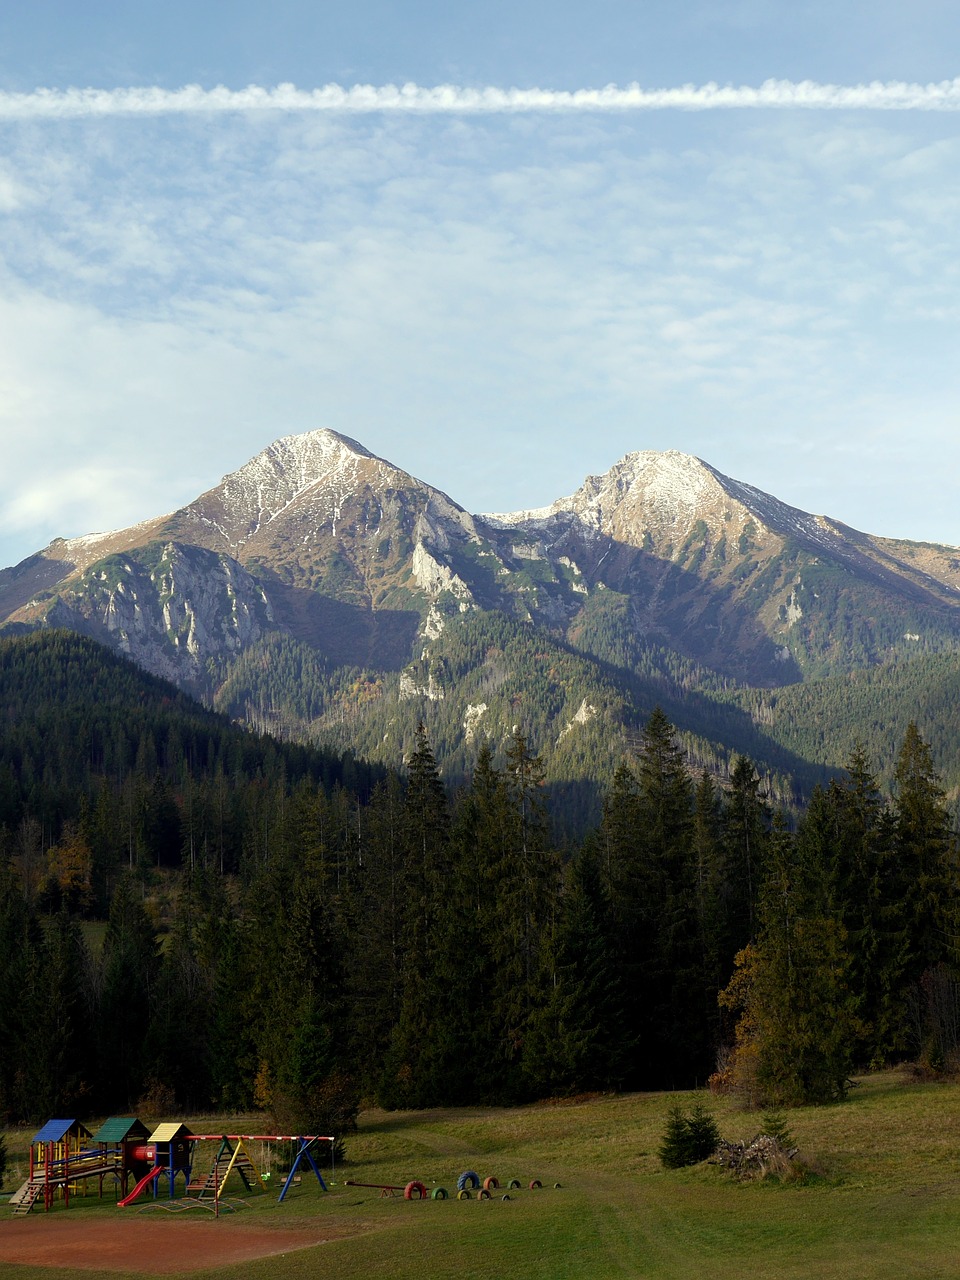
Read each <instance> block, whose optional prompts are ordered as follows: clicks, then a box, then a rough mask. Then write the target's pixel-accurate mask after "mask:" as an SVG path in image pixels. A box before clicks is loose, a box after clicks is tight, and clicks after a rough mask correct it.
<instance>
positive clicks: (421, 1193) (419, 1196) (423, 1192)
mask: <svg viewBox="0 0 960 1280" xmlns="http://www.w3.org/2000/svg"><path fill="white" fill-rule="evenodd" d="M403 1198H404V1200H426V1198H427V1188H426V1187H425V1186H424V1185H423V1183H422V1182H408V1183H407V1185H406V1186H405V1187H404V1188H403Z"/></svg>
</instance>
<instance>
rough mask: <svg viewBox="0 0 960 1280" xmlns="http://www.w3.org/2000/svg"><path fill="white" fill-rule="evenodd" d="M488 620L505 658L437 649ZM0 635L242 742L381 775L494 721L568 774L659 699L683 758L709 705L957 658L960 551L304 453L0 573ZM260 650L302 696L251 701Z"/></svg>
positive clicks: (695, 486)
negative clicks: (128, 686)
mask: <svg viewBox="0 0 960 1280" xmlns="http://www.w3.org/2000/svg"><path fill="white" fill-rule="evenodd" d="M488 615H489V616H490V617H491V618H497V617H500V618H503V619H504V625H505V626H506V627H507V631H503V633H502V634H503V636H504V640H503V643H499V642H498V644H495V645H494V648H495V649H498V651H500V652H502V653H503V654H506V655H508V656H507V657H501V658H496V657H494V658H493V659H491V658H490V655H489V654H486V655H485V651H484V649H483V646H479V647H477V646H476V645H473V646H472V647H470V646H468V650H463V648H462V646H460V642H459V641H458V639H457V634H456V633H457V628H458V627H460V626H461V625H463V624H465V623H466V621H467V619H468V618H470V617H473V616H478V617H480V616H488ZM458 619H460V620H461V622H458ZM0 624H6V625H7V626H17V627H20V628H23V627H27V628H29V627H37V626H66V627H68V628H70V629H73V630H76V631H80V632H83V633H85V634H87V635H90V636H92V637H93V638H95V639H98V640H101V641H102V642H104V643H107V644H109V645H111V646H112V647H114V648H116V649H119V650H120V651H121V652H124V653H126V654H128V655H129V656H132V657H134V658H135V659H136V660H137V661H138V662H139V663H140V664H141V665H142V666H144V667H146V668H147V669H148V670H150V671H152V672H154V673H155V674H158V675H161V676H163V677H165V678H168V679H173V680H174V681H175V682H177V683H178V684H180V685H181V686H182V687H184V688H187V689H188V690H189V691H191V692H193V693H195V694H199V695H200V696H202V697H203V698H205V699H206V700H208V701H211V702H215V701H216V699H217V698H218V696H219V692H218V691H220V690H222V689H223V690H225V689H226V688H228V687H229V689H230V695H229V701H230V705H231V706H232V707H234V708H235V709H237V708H239V709H241V710H240V711H239V712H238V713H239V714H241V715H245V716H250V717H252V718H254V719H256V720H257V722H258V723H261V724H262V723H270V724H278V723H279V724H283V725H285V726H286V731H287V732H290V733H297V734H300V735H301V736H310V735H313V736H314V737H319V738H324V736H326V737H327V738H330V739H333V738H336V741H337V745H338V746H349V745H351V741H350V740H347V739H346V738H345V737H344V734H345V733H346V732H347V731H348V730H349V731H350V732H353V733H354V734H355V741H356V742H357V743H358V744H360V745H361V746H362V749H363V750H365V751H367V752H368V753H370V754H374V755H376V754H378V753H379V754H380V755H381V756H383V757H384V758H386V757H388V756H390V754H391V753H392V752H395V751H396V749H397V744H398V742H400V741H402V740H404V738H405V735H406V736H408V735H409V732H410V724H411V723H413V722H415V720H416V718H418V717H428V718H429V717H432V718H433V720H434V722H435V724H436V727H437V731H438V733H440V734H441V736H442V737H443V739H444V742H445V743H446V750H447V752H448V755H449V758H450V759H451V760H453V759H457V760H460V761H461V762H464V761H465V760H466V756H465V754H464V753H465V752H466V751H467V750H468V748H471V747H472V744H473V742H474V741H475V740H476V739H477V737H478V735H481V736H482V735H483V734H484V733H487V732H488V731H489V732H494V733H495V734H502V733H504V732H507V731H509V729H510V728H511V727H512V725H513V724H515V723H517V722H518V721H519V722H521V723H524V724H526V726H527V729H528V730H529V732H530V733H531V734H532V735H533V736H534V737H535V738H536V740H537V741H544V742H545V743H546V744H547V745H546V747H545V750H546V751H547V755H548V756H550V757H554V756H555V757H556V761H557V768H558V769H559V768H560V763H559V762H560V761H561V760H565V761H566V763H565V764H564V765H563V768H564V769H565V770H566V771H567V773H570V771H571V770H572V769H574V767H575V766H574V764H573V761H575V760H576V758H577V752H578V751H581V753H586V755H587V756H589V757H590V758H591V759H594V760H595V759H596V757H597V753H598V752H601V753H605V754H606V755H607V756H609V755H610V753H612V752H615V751H617V750H621V749H622V740H623V735H624V734H627V735H628V736H629V734H630V733H631V732H632V731H633V728H632V727H633V726H635V725H636V723H637V722H638V719H639V718H640V717H641V716H642V714H643V713H644V712H649V710H650V707H651V702H652V700H654V699H655V698H656V696H657V690H658V689H660V690H661V691H663V693H664V696H668V695H669V697H673V698H680V697H682V696H684V695H683V691H684V690H686V691H687V694H688V695H689V692H690V691H692V690H695V689H696V690H700V691H701V695H702V697H701V700H700V702H699V703H697V708H698V710H697V714H698V715H700V716H701V729H700V730H699V733H700V737H701V739H703V741H706V740H707V739H709V737H710V733H711V732H714V731H715V728H716V725H718V724H729V723H730V721H729V716H725V714H721V713H720V712H719V711H717V714H716V716H712V713H711V711H710V707H711V706H714V707H716V706H717V705H718V704H717V703H716V699H717V698H718V697H722V696H724V695H723V693H722V691H723V688H724V687H725V686H727V685H730V684H731V682H732V684H733V685H737V686H754V687H758V688H768V689H775V688H778V687H783V686H786V685H790V684H795V683H798V682H802V681H809V680H811V679H819V678H821V677H826V676H833V675H837V674H842V673H843V672H845V671H854V670H857V669H859V668H860V667H871V666H878V665H883V664H884V663H889V662H892V661H907V660H910V659H912V658H913V657H916V656H922V655H929V654H936V653H953V652H957V651H960V551H958V550H957V549H956V548H951V547H948V546H939V545H937V544H933V543H910V542H905V541H903V540H897V539H884V538H879V537H877V536H874V535H870V534H865V533H862V532H860V531H858V530H855V529H853V528H851V527H849V526H847V525H844V524H843V523H842V522H840V521H839V520H835V519H830V518H827V517H824V516H815V515H811V514H810V513H808V512H804V511H801V510H800V509H799V508H795V507H792V506H790V505H789V504H787V503H784V502H782V501H781V500H780V499H778V498H776V497H774V496H773V495H770V494H766V493H764V492H763V491H762V490H759V489H757V488H755V487H754V486H751V485H749V484H746V483H745V482H742V481H738V480H733V479H731V478H730V477H727V476H724V475H723V473H721V472H719V471H718V470H716V469H715V468H714V467H712V466H710V464H709V463H706V462H704V461H703V460H701V459H699V458H695V457H693V456H692V455H687V454H682V453H679V452H677V451H667V452H665V453H657V452H655V451H651V450H645V451H644V450H640V451H635V452H633V453H630V454H627V455H626V456H625V457H624V458H621V459H620V460H619V461H618V462H616V463H615V464H614V465H613V466H612V467H611V468H610V469H609V470H608V471H607V472H604V473H602V474H599V475H592V476H588V477H586V479H585V480H584V482H583V484H582V485H581V486H580V487H579V489H577V490H576V491H575V493H574V494H572V495H570V496H569V497H566V498H560V499H557V500H556V501H555V502H554V503H552V504H550V505H549V506H548V507H543V508H538V509H531V510H527V511H518V512H509V513H488V514H480V515H473V514H471V513H470V512H468V511H467V510H466V509H465V508H463V507H462V506H460V505H459V504H458V503H457V502H456V501H455V500H454V499H452V498H451V497H449V496H448V495H447V494H445V493H444V492H443V491H441V490H439V489H436V488H434V487H433V486H431V485H429V484H428V483H426V482H424V481H422V480H419V479H417V478H416V477H414V476H412V475H410V474H409V473H407V472H405V471H403V470H402V469H401V468H399V467H397V466H396V465H394V464H393V463H391V462H389V461H387V460H386V459H383V458H379V457H378V456H377V455H375V454H373V453H371V452H370V451H369V450H367V449H366V448H365V447H364V446H363V445H362V444H360V443H358V442H357V441H355V440H353V439H351V438H350V437H349V436H345V435H342V434H341V433H338V432H334V431H330V430H327V429H320V430H317V431H314V432H309V433H305V434H303V435H299V436H284V437H281V438H280V439H279V440H277V441H275V442H274V443H273V444H271V445H269V446H268V447H267V448H266V449H265V450H263V451H261V452H260V453H259V454H257V455H256V456H255V457H254V458H252V459H250V460H249V461H248V462H247V463H245V464H244V465H243V466H242V467H239V468H237V469H236V470H235V471H232V472H229V473H228V474H227V475H225V476H224V477H223V478H222V480H221V481H220V483H219V484H218V485H215V486H213V487H212V488H210V489H208V490H207V491H206V492H205V493H203V494H201V495H199V497H198V498H196V499H195V500H194V501H193V502H191V503H188V504H187V505H186V506H184V507H182V508H179V509H178V510H176V511H173V512H169V513H167V514H165V515H161V516H157V517H154V518H152V519H148V520H145V521H142V522H140V523H139V524H137V525H133V526H130V527H129V528H128V529H124V530H115V531H113V532H110V533H101V534H91V535H87V536H86V537H83V538H74V539H69V540H64V539H57V540H54V542H52V543H51V544H50V545H49V546H48V547H47V548H45V549H44V550H43V551H41V552H38V553H37V554H36V555H35V556H33V557H28V558H27V559H26V560H25V561H22V562H21V563H20V565H17V566H14V567H13V568H11V569H6V570H3V571H2V572H0ZM518 628H519V630H518ZM478 634H479V633H478ZM499 634H500V632H499V631H498V630H497V627H496V626H495V627H494V629H493V631H492V632H491V635H499ZM508 635H509V637H510V639H509V643H507V639H506V637H507V636H508ZM271 636H280V637H287V639H288V640H289V641H290V642H291V643H292V644H293V645H294V646H303V655H306V654H308V653H312V654H314V655H316V658H317V660H318V662H319V665H317V664H316V663H315V662H314V661H313V659H311V660H310V661H309V662H307V660H306V657H305V656H304V657H303V659H302V660H301V659H299V658H291V659H290V662H289V664H288V667H285V668H284V670H288V671H289V674H288V677H287V680H288V683H289V682H295V681H296V679H297V677H296V676H295V675H294V674H292V673H294V672H295V671H296V670H300V671H305V670H306V669H307V668H309V670H310V671H311V672H312V673H313V674H311V676H310V677H309V680H310V681H311V682H312V684H311V691H310V692H309V695H307V694H304V697H302V698H301V697H300V696H299V695H298V694H297V692H296V690H295V689H292V688H284V687H281V686H280V684H279V683H278V682H277V681H276V680H271V679H269V678H268V675H267V673H268V671H269V667H270V664H271V662H273V661H274V660H275V658H276V653H277V652H278V651H277V650H275V649H271V647H270V645H269V644H268V643H267V642H268V640H269V638H270V637H271ZM498 645H499V648H498ZM458 646H460V647H458ZM290 652H291V653H293V652H294V651H293V650H291V651H290ZM297 652H299V650H297ZM467 653H468V654H469V656H465V654H467ZM527 654H529V660H528V657H527V656H525V655H527ZM245 655H246V658H245ZM536 655H539V657H537V656H536ZM247 658H249V659H251V660H247ZM241 659H244V660H243V661H241ZM537 663H539V664H540V666H541V667H543V668H544V669H545V670H546V671H547V672H549V671H554V672H556V673H561V674H558V675H557V676H556V678H551V679H548V680H546V681H544V680H543V679H542V678H541V675H542V673H541V672H539V671H538V669H537ZM471 664H473V665H471ZM571 664H572V665H571ZM241 672H242V673H243V677H242V678H243V681H245V682H246V683H245V684H241V686H238V684H237V680H238V678H239V677H240V673H241ZM454 672H456V673H457V674H453V673H454ZM304 678H306V677H304ZM611 682H612V683H611ZM531 690H534V691H535V692H531ZM718 691H719V692H718ZM481 704H482V708H483V709H479V708H480V707H481ZM307 705H309V707H310V708H311V710H310V713H309V715H306V714H305V713H303V712H301V711H297V710H296V708H297V707H298V706H304V707H305V706H307ZM691 705H693V704H691ZM589 708H594V710H593V711H590V710H589ZM711 717H712V718H711ZM711 724H713V725H714V729H711ZM691 731H692V732H697V730H696V725H695V724H692V725H691ZM748 736H749V735H748ZM601 740H603V743H604V745H601ZM746 741H747V739H746V738H745V737H743V735H742V734H741V735H739V736H738V737H737V742H739V743H740V744H741V745H740V746H739V747H737V745H736V743H734V744H732V746H731V744H727V748H728V749H743V746H742V744H743V743H744V742H746ZM607 742H609V744H610V745H606V744H607ZM618 743H619V744H621V745H619V746H618V745H617V744H618ZM578 744H579V746H578ZM771 749H772V748H771ZM699 750H700V752H701V755H704V752H705V753H706V754H705V755H704V758H706V757H708V756H709V757H711V758H714V757H715V758H716V759H717V760H720V759H721V758H722V755H723V751H722V750H721V748H720V746H719V745H717V746H716V747H709V748H707V747H703V748H702V749H699ZM771 759H772V756H771ZM605 763H606V764H608V763H609V760H606V762H605ZM591 767H593V766H591Z"/></svg>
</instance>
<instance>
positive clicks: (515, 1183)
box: [507, 1178, 520, 1191]
mask: <svg viewBox="0 0 960 1280" xmlns="http://www.w3.org/2000/svg"><path fill="white" fill-rule="evenodd" d="M507 1186H508V1187H509V1188H510V1190H511V1191H519V1190H520V1179H519V1178H511V1179H510V1181H509V1182H508V1183H507Z"/></svg>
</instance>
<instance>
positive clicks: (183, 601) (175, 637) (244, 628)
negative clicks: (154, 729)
mask: <svg viewBox="0 0 960 1280" xmlns="http://www.w3.org/2000/svg"><path fill="white" fill-rule="evenodd" d="M47 621H48V623H49V624H50V625H52V626H65V627H69V628H71V629H72V630H77V631H83V632H85V633H87V634H89V635H92V636H94V637H95V638H96V639H100V640H104V641H106V642H108V643H110V644H112V645H113V647H115V648H117V649H119V650H120V651H121V652H123V653H125V654H127V655H128V656H129V657H131V658H133V659H134V660H135V661H136V662H138V663H140V665H141V666H143V667H145V668H146V669H147V670H148V671H152V672H153V673H154V674H156V675H160V676H164V677H166V678H167V679H170V680H173V681H174V682H176V683H179V684H187V685H192V684H194V683H196V681H197V679H198V677H199V676H200V674H201V671H202V670H203V667H204V665H205V664H206V663H207V662H208V661H209V660H210V659H214V660H228V659H230V658H231V657H234V656H235V655H237V654H238V653H239V652H240V651H241V650H242V649H243V648H245V647H246V646H247V645H249V644H251V643H253V641H255V640H257V639H259V637H260V636H261V635H262V634H263V632H264V630H265V629H267V628H269V627H270V626H272V624H273V614H272V610H271V608H270V603H269V601H268V599H267V597H266V594H265V593H264V591H263V588H262V587H260V586H259V585H258V584H257V583H256V582H255V581H254V580H253V578H251V576H250V574H248V573H247V572H246V570H245V569H244V568H243V566H242V565H240V564H239V563H238V562H237V561H236V560H232V559H230V557H228V556H225V555H217V554H216V553H213V552H209V551H205V550H202V549H201V548H198V547H185V546H181V545H180V544H178V543H174V542H168V543H165V544H156V543H154V544H151V545H150V546H149V547H148V548H146V549H144V550H141V551H138V552H130V553H128V554H122V555H118V556H113V557H110V558H109V559H108V560H105V561H99V562H98V563H96V564H95V565H94V566H92V567H91V568H90V569H89V570H88V571H87V572H86V573H85V574H84V575H83V576H82V577H81V578H80V580H79V581H78V582H77V583H75V584H71V585H70V587H69V588H68V589H67V590H65V591H64V592H63V593H62V594H61V595H60V597H59V598H58V600H57V601H56V602H55V603H54V605H53V606H52V607H51V609H50V610H49V612H48V614H47Z"/></svg>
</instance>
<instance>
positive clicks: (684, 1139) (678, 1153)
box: [657, 1102, 720, 1169]
mask: <svg viewBox="0 0 960 1280" xmlns="http://www.w3.org/2000/svg"><path fill="white" fill-rule="evenodd" d="M719 1141H720V1131H719V1130H718V1128H717V1124H716V1121H715V1120H714V1118H713V1116H711V1115H709V1114H708V1113H707V1112H706V1111H704V1109H703V1106H702V1104H701V1103H699V1102H698V1103H697V1105H696V1106H695V1107H694V1108H693V1110H692V1111H691V1112H690V1114H689V1115H685V1114H684V1111H683V1108H682V1107H681V1106H680V1105H679V1104H677V1105H676V1106H674V1107H671V1108H670V1112H669V1115H668V1117H667V1127H666V1129H665V1130H664V1134H663V1139H662V1140H661V1143H660V1147H659V1149H658V1152H657V1154H658V1155H659V1156H660V1162H661V1163H662V1164H663V1166H664V1168H666V1169H682V1168H684V1166H686V1165H690V1164H699V1163H700V1161H701V1160H706V1159H707V1157H708V1156H711V1155H713V1153H714V1151H716V1149H717V1144H718V1143H719Z"/></svg>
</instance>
